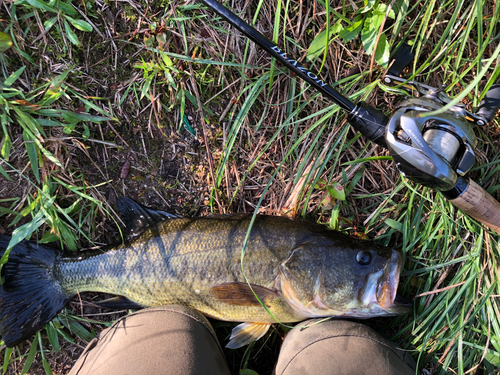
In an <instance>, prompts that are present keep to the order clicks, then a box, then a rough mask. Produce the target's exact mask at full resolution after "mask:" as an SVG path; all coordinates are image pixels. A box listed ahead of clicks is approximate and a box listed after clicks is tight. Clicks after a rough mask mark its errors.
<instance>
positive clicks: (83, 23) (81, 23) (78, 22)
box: [66, 16, 92, 32]
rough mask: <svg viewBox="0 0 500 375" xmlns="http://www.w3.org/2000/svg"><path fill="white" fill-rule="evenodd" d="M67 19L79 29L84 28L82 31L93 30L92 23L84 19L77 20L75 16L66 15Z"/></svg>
mask: <svg viewBox="0 0 500 375" xmlns="http://www.w3.org/2000/svg"><path fill="white" fill-rule="evenodd" d="M66 19H67V20H68V21H69V22H71V24H72V25H73V26H74V27H75V28H77V29H78V30H82V31H87V32H90V31H92V26H91V25H90V23H88V22H86V21H84V20H75V19H74V18H71V17H69V16H66Z"/></svg>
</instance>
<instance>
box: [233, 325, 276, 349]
mask: <svg viewBox="0 0 500 375" xmlns="http://www.w3.org/2000/svg"><path fill="white" fill-rule="evenodd" d="M269 327H271V324H269V323H241V324H238V325H237V326H236V327H234V329H233V332H231V338H230V341H229V342H228V343H227V345H226V348H228V349H238V348H241V347H242V346H245V345H248V344H250V343H251V342H252V341H257V340H258V339H260V338H261V337H262V336H264V335H265V333H266V332H267V331H268V330H269Z"/></svg>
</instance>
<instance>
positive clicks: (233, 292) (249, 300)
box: [211, 282, 278, 307]
mask: <svg viewBox="0 0 500 375" xmlns="http://www.w3.org/2000/svg"><path fill="white" fill-rule="evenodd" d="M250 285H251V286H252V289H253V292H252V289H250V286H249V285H248V284H247V283H244V282H231V283H223V284H219V285H215V286H213V287H212V288H211V292H212V295H213V296H214V297H215V298H216V299H218V300H219V301H221V302H225V303H229V304H231V305H236V306H261V304H260V302H259V301H258V300H257V298H255V294H257V296H258V297H259V299H260V300H261V301H262V302H264V303H265V304H266V305H268V303H269V302H270V301H271V300H272V299H273V298H276V297H278V295H277V294H276V292H274V291H273V290H271V289H269V288H265V287H263V286H260V285H257V284H250ZM254 292H255V294H254ZM268 307H269V306H268Z"/></svg>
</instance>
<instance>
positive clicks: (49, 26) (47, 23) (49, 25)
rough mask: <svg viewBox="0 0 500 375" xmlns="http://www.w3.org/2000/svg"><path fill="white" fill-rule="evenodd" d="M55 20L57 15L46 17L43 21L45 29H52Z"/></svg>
mask: <svg viewBox="0 0 500 375" xmlns="http://www.w3.org/2000/svg"><path fill="white" fill-rule="evenodd" d="M56 22H57V17H52V18H50V19H48V20H47V21H45V22H44V23H43V27H45V31H49V30H50V29H52V26H54V24H55V23H56Z"/></svg>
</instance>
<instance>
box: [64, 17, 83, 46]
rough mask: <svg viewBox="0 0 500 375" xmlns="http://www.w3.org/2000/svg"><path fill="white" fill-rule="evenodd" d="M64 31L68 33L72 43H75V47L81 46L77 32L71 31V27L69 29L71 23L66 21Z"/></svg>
mask: <svg viewBox="0 0 500 375" xmlns="http://www.w3.org/2000/svg"><path fill="white" fill-rule="evenodd" d="M64 30H65V31H66V36H67V37H68V39H69V41H70V42H71V43H73V44H74V45H75V46H81V43H80V41H79V40H78V37H77V36H76V34H75V32H74V31H73V30H71V27H69V23H68V22H67V21H66V20H64Z"/></svg>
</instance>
